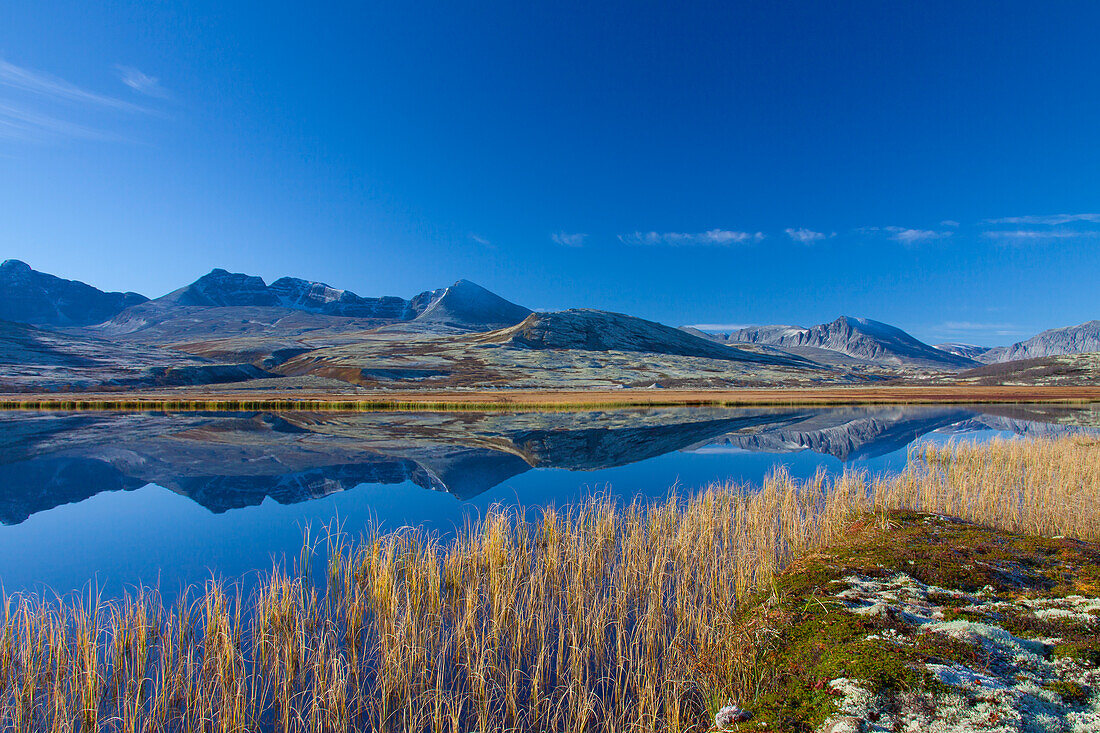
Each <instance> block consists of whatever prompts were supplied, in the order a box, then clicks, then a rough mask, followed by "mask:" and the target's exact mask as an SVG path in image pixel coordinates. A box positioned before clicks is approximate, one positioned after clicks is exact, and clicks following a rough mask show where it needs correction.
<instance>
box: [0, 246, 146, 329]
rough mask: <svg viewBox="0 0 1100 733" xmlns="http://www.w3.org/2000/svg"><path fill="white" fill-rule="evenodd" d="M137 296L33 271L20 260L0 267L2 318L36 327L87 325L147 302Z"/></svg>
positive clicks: (142, 296) (9, 261) (144, 298)
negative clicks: (108, 290) (100, 288)
mask: <svg viewBox="0 0 1100 733" xmlns="http://www.w3.org/2000/svg"><path fill="white" fill-rule="evenodd" d="M147 300H148V298H146V297H145V296H144V295H138V294H137V293H105V292H103V291H102V290H99V289H97V288H93V287H92V286H91V285H86V284H84V283H82V282H80V281H78V280H64V279H62V278H59V277H55V276H54V275H49V274H47V273H44V272H38V271H37V270H32V269H31V267H30V265H28V264H27V263H25V262H20V261H19V260H5V261H4V262H3V264H0V319H3V320H6V321H14V322H16V323H30V324H33V325H36V326H88V325H91V324H93V323H102V322H103V321H106V320H107V319H108V318H111V317H112V316H114V315H116V314H117V313H119V312H120V311H122V310H123V309H124V308H128V307H130V306H132V305H137V304H139V303H144V302H145V301H147Z"/></svg>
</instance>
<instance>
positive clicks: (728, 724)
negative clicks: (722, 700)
mask: <svg viewBox="0 0 1100 733" xmlns="http://www.w3.org/2000/svg"><path fill="white" fill-rule="evenodd" d="M750 718H752V713H750V712H749V711H748V710H743V709H741V708H739V707H737V706H736V705H727V706H725V707H724V708H722V709H721V710H719V711H718V713H717V714H716V715H715V716H714V727H716V728H717V729H718V730H729V729H730V728H732V727H733V724H734V723H744V722H745V721H746V720H749V719H750Z"/></svg>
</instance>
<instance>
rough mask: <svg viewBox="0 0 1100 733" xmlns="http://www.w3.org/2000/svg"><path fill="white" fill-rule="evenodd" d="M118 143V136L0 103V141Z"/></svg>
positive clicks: (31, 110)
mask: <svg viewBox="0 0 1100 733" xmlns="http://www.w3.org/2000/svg"><path fill="white" fill-rule="evenodd" d="M59 137H61V138H73V139H80V140H102V141H119V140H122V139H123V138H121V137H120V136H118V135H114V134H112V133H110V132H106V131H103V130H97V129H95V128H93V127H88V126H87V125H81V124H79V123H76V122H70V121H68V120H63V119H60V118H57V117H53V116H51V115H48V114H44V113H41V112H37V111H35V110H33V109H27V108H23V107H17V106H13V105H10V104H5V103H4V102H3V101H0V139H4V140H12V141H20V142H42V141H44V140H48V139H50V138H59Z"/></svg>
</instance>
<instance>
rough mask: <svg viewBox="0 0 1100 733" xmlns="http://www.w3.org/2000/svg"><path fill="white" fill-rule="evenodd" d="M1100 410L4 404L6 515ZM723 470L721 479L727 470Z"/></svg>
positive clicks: (466, 480)
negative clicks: (205, 409) (110, 494)
mask: <svg viewBox="0 0 1100 733" xmlns="http://www.w3.org/2000/svg"><path fill="white" fill-rule="evenodd" d="M1097 424H1100V410H1098V408H1095V407H1087V408H1053V407H1046V406H1044V407H1027V406H1014V407H991V406H944V407H927V406H920V407H917V406H886V407H883V406H874V407H843V408H828V409H822V408H784V409H779V408H758V409H747V408H728V409H727V408H694V407H693V408H662V409H644V410H612V411H587V412H549V413H539V412H529V413H481V414H477V413H466V412H447V413H393V412H375V413H305V412H290V413H281V414H273V413H229V414H226V413H182V414H171V415H168V414H154V413H134V414H108V413H27V412H5V413H0V521H2V522H3V523H4V524H9V525H12V524H19V523H21V522H23V521H25V520H26V519H27V518H28V517H30V516H32V515H34V514H36V513H39V512H46V511H48V510H50V509H53V508H55V507H58V506H60V505H65V504H73V503H77V502H81V501H84V500H86V499H88V498H90V497H92V496H95V495H97V494H100V493H102V492H107V491H132V490H135V489H139V488H141V487H144V486H146V485H149V484H154V485H156V486H161V487H164V488H166V489H169V490H170V491H172V492H175V493H176V494H179V495H181V496H185V497H187V498H189V499H191V500H192V501H194V502H197V503H198V504H200V505H201V506H203V507H205V508H206V509H208V510H210V511H211V512H215V513H222V512H226V511H229V510H231V509H238V508H242V507H248V506H256V505H259V504H261V503H262V502H263V501H264V499H266V498H268V497H270V498H271V499H273V500H274V501H276V502H278V503H279V504H284V505H290V504H297V503H299V502H305V501H309V500H311V499H317V498H319V497H323V496H327V495H330V494H334V493H337V492H342V491H347V490H348V489H352V488H354V487H356V486H360V485H362V484H382V485H385V484H403V483H406V482H410V483H412V484H415V485H416V486H419V487H421V488H423V489H427V490H431V491H444V492H449V493H450V494H452V495H453V496H455V497H457V498H458V499H460V500H469V499H472V498H474V497H476V496H478V495H480V494H482V493H483V492H485V491H487V490H488V489H490V488H492V487H494V486H497V485H499V484H501V483H503V482H506V481H508V480H509V479H511V478H513V477H516V476H518V475H520V474H523V473H525V472H527V471H530V470H532V469H536V468H556V469H566V470H567V471H597V470H601V469H608V468H613V467H617V466H625V465H628V464H632V463H637V462H639V461H645V460H647V459H651V458H655V457H658V456H662V455H665V454H668V453H671V452H674V451H689V452H722V451H727V452H753V453H770V454H777V455H779V456H781V455H782V454H788V453H792V452H796V451H812V452H814V453H816V454H820V455H822V456H832V457H834V458H836V459H839V460H841V461H845V462H847V461H853V460H859V459H868V458H874V457H876V456H883V455H887V454H890V453H894V452H897V451H901V450H904V449H905V448H906V447H907V446H908V445H910V444H911V443H912V442H913V441H914V440H916V439H917V438H919V437H921V436H924V435H927V434H929V433H932V432H934V431H935V432H937V433H938V434H959V435H966V434H969V433H975V432H977V431H991V430H992V431H1000V432H1005V433H1010V434H1015V435H1057V434H1063V433H1066V432H1069V431H1075V430H1080V429H1081V427H1080V426H1092V425H1097ZM724 478H725V477H724V476H718V475H716V476H714V477H713V480H722V479H724Z"/></svg>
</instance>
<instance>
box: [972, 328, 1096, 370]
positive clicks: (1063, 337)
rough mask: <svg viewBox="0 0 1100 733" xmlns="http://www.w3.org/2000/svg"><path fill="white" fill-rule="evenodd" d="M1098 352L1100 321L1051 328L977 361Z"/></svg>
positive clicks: (983, 355)
mask: <svg viewBox="0 0 1100 733" xmlns="http://www.w3.org/2000/svg"><path fill="white" fill-rule="evenodd" d="M1093 351H1100V321H1088V322H1087V323H1082V324H1081V325H1079V326H1068V327H1066V328H1052V329H1050V330H1049V331H1043V332H1042V333H1040V334H1038V335H1036V336H1032V337H1031V338H1029V339H1028V340H1026V341H1020V342H1017V343H1015V344H1012V346H1001V347H998V348H995V349H990V350H989V351H987V352H985V353H984V354H982V355H981V357H980V359H979V360H980V361H982V362H985V363H986V364H995V363H998V362H1004V361H1017V360H1020V359H1038V358H1041V357H1044V356H1062V355H1065V354H1085V353H1089V352H1093Z"/></svg>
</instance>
